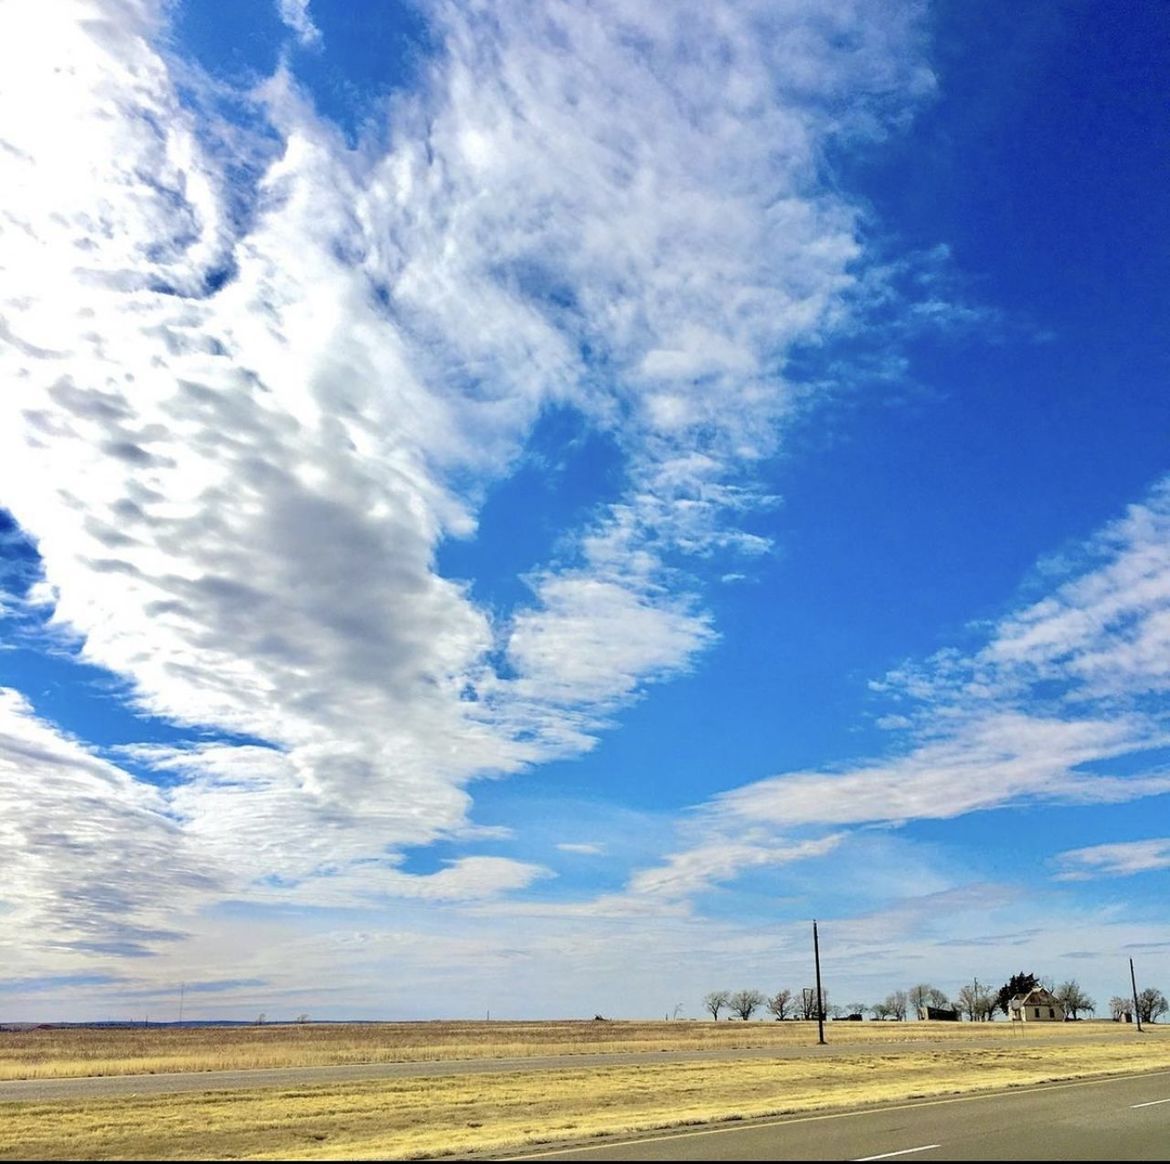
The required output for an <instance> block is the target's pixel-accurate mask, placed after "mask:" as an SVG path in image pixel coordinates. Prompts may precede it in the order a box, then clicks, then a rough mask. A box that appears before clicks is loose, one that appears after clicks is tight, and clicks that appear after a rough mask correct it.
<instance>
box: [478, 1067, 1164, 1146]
mask: <svg viewBox="0 0 1170 1164" xmlns="http://www.w3.org/2000/svg"><path fill="white" fill-rule="evenodd" d="M479 1158H480V1159H497V1160H713V1161H717V1160H858V1161H860V1160H896V1161H918V1160H921V1161H928V1160H1013V1161H1015V1160H1020V1161H1022V1160H1161V1161H1165V1160H1170V1071H1158V1072H1150V1073H1144V1074H1138V1075H1124V1076H1114V1077H1111V1078H1109V1079H1095V1080H1080V1081H1076V1082H1070V1083H1049V1084H1043V1085H1041V1086H1038V1087H1029V1088H1019V1089H1013V1090H1008V1091H1001V1092H988V1093H983V1094H980V1095H964V1096H954V1097H951V1098H947V1099H939V1100H919V1101H915V1102H912V1103H901V1104H885V1105H881V1106H878V1107H868V1108H864V1109H859V1110H855V1111H849V1112H837V1113H832V1114H825V1115H821V1116H794V1117H790V1118H786V1119H775V1120H760V1121H751V1122H744V1123H742V1124H734V1125H730V1126H728V1125H724V1126H722V1127H707V1128H702V1129H695V1130H692V1131H685V1132H674V1133H665V1134H655V1135H647V1136H638V1137H625V1138H620V1139H619V1138H613V1139H609V1140H606V1141H604V1142H600V1143H598V1142H594V1143H592V1144H590V1145H578V1146H575V1147H571V1148H558V1149H552V1148H550V1149H544V1150H541V1151H536V1152H525V1153H512V1154H509V1155H506V1156H504V1155H497V1156H494V1157H487V1156H484V1157H479Z"/></svg>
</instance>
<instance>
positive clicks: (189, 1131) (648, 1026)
mask: <svg viewBox="0 0 1170 1164" xmlns="http://www.w3.org/2000/svg"><path fill="white" fill-rule="evenodd" d="M825 1039H826V1044H827V1045H826V1046H825V1047H821V1046H819V1045H818V1043H817V1025H816V1023H815V1022H814V1023H809V1022H786V1023H775V1022H753V1023H739V1022H727V1021H722V1022H719V1023H714V1022H709V1021H708V1022H696V1021H691V1022H616V1021H615V1022H587V1021H585V1022H582V1021H578V1022H527V1023H511V1022H490V1023H489V1022H417V1023H371V1024H312V1023H308V1024H304V1025H278V1024H271V1025H265V1026H250V1027H203V1028H187V1029H171V1028H149V1029H144V1028H40V1029H33V1030H26V1031H0V1079H5V1080H13V1079H35V1078H41V1079H49V1078H62V1077H65V1076H86V1075H126V1074H150V1073H160V1072H200V1071H210V1070H231V1069H249V1068H257V1067H280V1066H287V1067H293V1066H327V1065H331V1064H353V1063H373V1062H381V1063H391V1062H415V1063H417V1062H434V1063H436V1074H435V1075H433V1076H432V1075H428V1076H425V1077H420V1078H403V1079H383V1080H378V1081H366V1082H347V1083H323V1084H320V1085H314V1086H298V1087H292V1086H282V1087H265V1088H254V1089H241V1090H236V1091H224V1090H218V1091H216V1090H199V1091H192V1092H189V1093H185V1094H178V1095H131V1096H119V1097H105V1098H94V1099H85V1100H80V1099H74V1100H58V1101H52V1102H4V1103H3V1104H0V1159H20V1160H64V1159H79V1160H112V1159H120V1160H125V1159H157V1160H165V1159H171V1160H182V1159H188V1160H189V1159H205V1160H212V1159H221V1160H223V1159H306V1160H307V1159H342V1158H346V1159H370V1158H374V1157H378V1158H381V1159H428V1158H430V1159H433V1158H440V1157H443V1156H449V1157H450V1156H454V1157H460V1158H467V1157H468V1155H470V1154H473V1153H488V1152H505V1151H509V1150H514V1149H518V1148H522V1147H525V1146H533V1145H536V1144H548V1143H552V1142H556V1141H573V1140H581V1139H587V1138H589V1137H591V1136H596V1135H602V1134H610V1133H617V1132H628V1131H636V1130H648V1129H652V1128H663V1127H676V1126H680V1125H684V1124H697V1123H705V1122H716V1121H720V1120H739V1119H747V1118H754V1117H759V1116H769V1115H780V1114H785V1113H797V1112H808V1111H813V1110H820V1111H825V1110H829V1109H832V1108H834V1107H844V1106H849V1105H853V1104H858V1103H868V1102H878V1101H882V1100H891V1099H908V1098H912V1097H925V1096H943V1095H954V1094H958V1093H962V1092H972V1091H983V1090H988V1089H995V1088H1002V1087H1013V1086H1027V1085H1030V1084H1035V1083H1041V1082H1046V1081H1053V1080H1061V1079H1078V1078H1086V1077H1089V1076H1094V1075H1108V1074H1117V1073H1122V1072H1129V1071H1141V1070H1170V1027H1167V1026H1163V1025H1154V1026H1151V1025H1146V1027H1145V1029H1144V1030H1143V1031H1141V1032H1139V1031H1137V1030H1136V1029H1135V1028H1134V1027H1132V1026H1127V1025H1121V1024H1116V1023H1111V1022H1107V1021H1105V1022H1101V1021H1098V1022H1080V1023H1063V1024H1054V1025H1052V1026H1044V1025H1029V1026H1027V1027H1020V1026H1018V1025H1016V1024H1009V1023H1006V1022H996V1023H975V1024H972V1023H959V1024H954V1023H876V1022H865V1023H826V1024H825ZM744 1050H746V1051H750V1052H755V1057H746V1056H744V1057H736V1052H737V1051H744ZM760 1050H767V1051H773V1052H775V1054H774V1055H769V1056H766V1057H760V1056H759V1055H758V1051H760ZM607 1051H608V1052H623V1053H630V1052H636V1053H645V1057H646V1061H645V1064H638V1065H633V1066H629V1065H622V1066H604V1065H602V1066H598V1065H596V1064H594V1063H590V1064H587V1065H586V1064H578V1065H574V1064H573V1061H572V1058H571V1057H572V1056H573V1055H584V1054H597V1053H601V1052H607ZM662 1052H676V1053H677V1052H683V1053H691V1052H696V1053H701V1054H703V1055H710V1053H712V1052H718V1053H720V1055H721V1056H723V1057H720V1058H718V1059H712V1058H700V1057H696V1058H694V1059H690V1060H683V1061H679V1060H677V1059H676V1058H675V1057H674V1056H673V1055H672V1057H671V1058H670V1059H665V1058H659V1055H660V1054H661V1053H662ZM548 1055H563V1056H567V1057H568V1058H566V1059H565V1060H564V1061H563V1062H562V1063H561V1064H558V1065H557V1066H556V1067H555V1068H553V1069H549V1068H542V1069H539V1070H533V1071H520V1072H517V1071H504V1070H501V1071H500V1072H490V1073H484V1074H476V1075H470V1076H468V1075H464V1076H459V1075H444V1074H441V1073H440V1072H441V1066H440V1065H441V1064H442V1063H445V1062H448V1061H452V1060H460V1059H463V1060H466V1059H476V1060H484V1059H487V1060H491V1059H498V1058H507V1059H516V1058H528V1057H539V1056H548Z"/></svg>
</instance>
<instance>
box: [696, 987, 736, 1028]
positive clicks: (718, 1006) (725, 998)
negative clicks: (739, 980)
mask: <svg viewBox="0 0 1170 1164" xmlns="http://www.w3.org/2000/svg"><path fill="white" fill-rule="evenodd" d="M730 999H731V993H730V991H727V990H712V991H711V993H710V994H708V995H706V996H705V997H704V998H703V1009H704V1010H709V1011H710V1012H711V1017H712V1018H713V1019H714V1020H715V1021H716V1022H718V1021H719V1012H720V1011H721V1010H722V1009H723V1008H724V1007H725V1006H727V1004H728V1002H729V1001H730Z"/></svg>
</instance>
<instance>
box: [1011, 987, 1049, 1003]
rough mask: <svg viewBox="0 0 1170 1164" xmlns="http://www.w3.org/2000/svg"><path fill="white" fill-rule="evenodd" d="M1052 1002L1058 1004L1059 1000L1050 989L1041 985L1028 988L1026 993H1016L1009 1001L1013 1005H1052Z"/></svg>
mask: <svg viewBox="0 0 1170 1164" xmlns="http://www.w3.org/2000/svg"><path fill="white" fill-rule="evenodd" d="M1054 1004H1055V1005H1056V1006H1060V1000H1059V999H1058V998H1057V997H1056V995H1055V994H1053V993H1052V991H1051V990H1046V989H1045V988H1044V987H1043V986H1037V987H1035V988H1034V989H1032V990H1029V991H1028V993H1027V994H1017V995H1016V996H1015V998H1013V999H1012V1001H1011V1005H1012V1006H1014V1007H1021V1006H1052V1005H1054Z"/></svg>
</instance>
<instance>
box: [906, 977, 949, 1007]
mask: <svg viewBox="0 0 1170 1164" xmlns="http://www.w3.org/2000/svg"><path fill="white" fill-rule="evenodd" d="M907 997H908V999H909V1002H910V1006H911V1007H912V1008H913V1010H914V1013H915V1014H916V1015H921V1014H922V1013H923V1011H924V1010H925V1009H926V1008H927V1007H928V1006H932V1007H934V1008H935V1009H936V1010H951V1009H952V1007H951V1000H950V999H949V998H948V997H947V996H946V995H945V994H943V992H942V991H941V990H939V988H938V987H937V986H931V985H930V983H929V982H920V983H918V985H917V986H911V987H910V990H909V992H908V995H907Z"/></svg>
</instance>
